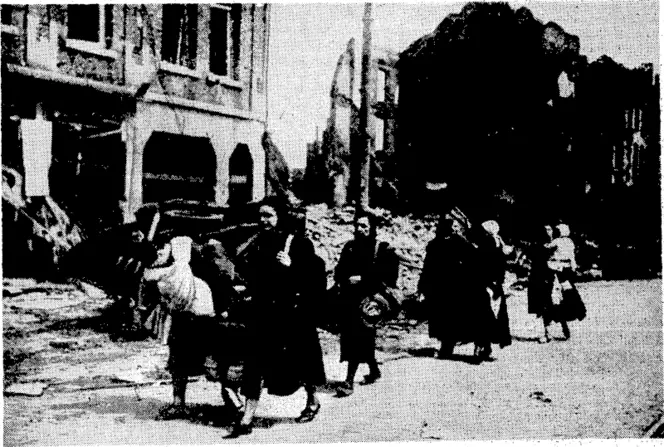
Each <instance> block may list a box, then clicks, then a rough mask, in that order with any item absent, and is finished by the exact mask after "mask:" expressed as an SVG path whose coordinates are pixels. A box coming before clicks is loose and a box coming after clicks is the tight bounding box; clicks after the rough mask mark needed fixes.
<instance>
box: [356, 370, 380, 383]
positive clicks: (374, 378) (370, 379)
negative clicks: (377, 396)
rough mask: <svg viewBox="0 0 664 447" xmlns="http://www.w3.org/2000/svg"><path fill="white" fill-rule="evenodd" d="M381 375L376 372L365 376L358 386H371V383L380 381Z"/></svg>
mask: <svg viewBox="0 0 664 447" xmlns="http://www.w3.org/2000/svg"><path fill="white" fill-rule="evenodd" d="M382 376H383V375H382V374H381V373H380V371H377V372H375V373H369V374H367V375H366V376H364V380H362V381H361V382H360V385H371V384H373V383H376V381H377V380H378V379H380V378H381V377H382Z"/></svg>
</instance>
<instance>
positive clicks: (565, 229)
mask: <svg viewBox="0 0 664 447" xmlns="http://www.w3.org/2000/svg"><path fill="white" fill-rule="evenodd" d="M556 228H557V229H558V233H559V234H560V237H569V235H570V231H569V226H567V225H565V224H559V225H556Z"/></svg>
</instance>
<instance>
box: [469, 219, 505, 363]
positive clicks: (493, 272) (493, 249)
mask: <svg viewBox="0 0 664 447" xmlns="http://www.w3.org/2000/svg"><path fill="white" fill-rule="evenodd" d="M481 228H482V231H480V232H479V233H480V236H479V237H478V239H479V240H478V245H479V249H480V253H479V255H480V262H481V264H482V265H481V266H480V271H479V272H478V273H479V274H480V275H482V276H483V279H482V280H483V281H484V283H485V284H484V285H485V287H486V291H487V293H488V298H489V303H490V305H491V310H492V312H493V315H494V317H495V320H494V324H493V328H492V330H491V337H490V339H489V341H490V342H491V343H496V344H498V345H499V346H500V347H501V348H504V347H505V346H509V345H510V344H512V336H511V333H510V322H509V316H508V313H507V301H506V296H505V293H504V290H503V283H504V281H505V270H506V269H507V255H509V254H510V253H511V252H512V247H510V246H508V245H507V244H505V242H504V241H503V238H502V237H501V236H500V226H499V225H498V222H496V221H495V220H488V221H485V222H483V223H482V226H481ZM491 343H489V344H488V345H485V346H481V347H479V348H478V352H477V354H478V355H479V356H480V357H483V358H485V359H486V358H489V357H490V356H491Z"/></svg>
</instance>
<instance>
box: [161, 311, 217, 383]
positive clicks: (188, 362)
mask: <svg viewBox="0 0 664 447" xmlns="http://www.w3.org/2000/svg"><path fill="white" fill-rule="evenodd" d="M224 343H225V342H224V340H223V335H222V334H221V331H220V328H219V326H218V325H217V322H216V320H215V318H214V317H207V316H205V317H203V316H196V315H193V314H190V313H178V314H174V315H172V323H171V329H170V333H169V335H168V349H169V356H168V364H167V370H168V371H169V372H170V373H171V375H173V376H179V377H189V376H198V375H202V374H204V372H205V369H204V365H205V358H206V357H208V356H217V355H218V354H219V351H221V347H222V345H223V344H224Z"/></svg>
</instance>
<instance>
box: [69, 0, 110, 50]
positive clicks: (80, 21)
mask: <svg viewBox="0 0 664 447" xmlns="http://www.w3.org/2000/svg"><path fill="white" fill-rule="evenodd" d="M67 38H68V39H73V40H80V41H84V42H92V43H96V44H100V45H103V46H104V48H106V49H109V48H111V45H112V43H113V5H69V6H68V7H67Z"/></svg>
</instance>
